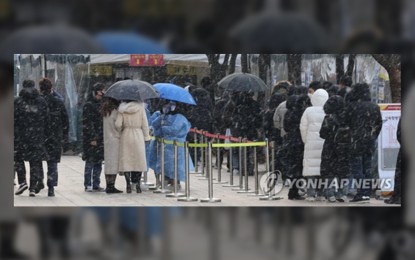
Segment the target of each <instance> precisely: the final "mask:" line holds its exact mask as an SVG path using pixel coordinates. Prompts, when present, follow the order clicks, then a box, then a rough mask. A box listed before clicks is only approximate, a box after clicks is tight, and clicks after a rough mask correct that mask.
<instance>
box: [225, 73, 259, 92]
mask: <svg viewBox="0 0 415 260" xmlns="http://www.w3.org/2000/svg"><path fill="white" fill-rule="evenodd" d="M218 85H219V86H220V87H221V88H224V89H226V90H229V91H241V92H264V91H265V90H266V89H267V85H265V83H264V81H262V79H260V78H259V77H257V76H255V75H253V74H249V73H233V74H231V75H228V76H226V77H224V78H223V79H221V81H219V82H218Z"/></svg>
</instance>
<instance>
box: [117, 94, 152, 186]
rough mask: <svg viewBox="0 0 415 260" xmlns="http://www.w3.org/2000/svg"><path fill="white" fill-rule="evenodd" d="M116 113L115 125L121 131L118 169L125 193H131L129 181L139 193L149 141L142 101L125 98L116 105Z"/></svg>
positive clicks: (145, 169)
mask: <svg viewBox="0 0 415 260" xmlns="http://www.w3.org/2000/svg"><path fill="white" fill-rule="evenodd" d="M118 113H119V114H118V115H117V119H116V121H115V127H116V128H117V129H118V131H120V133H121V135H120V153H119V171H120V172H123V173H124V176H125V180H126V182H127V193H131V183H132V184H133V185H134V186H135V188H136V191H137V193H141V188H140V180H141V174H142V172H144V171H147V159H146V151H145V147H146V145H145V143H146V142H149V141H150V133H149V128H148V122H147V116H146V111H145V108H144V103H143V102H142V101H135V100H125V101H124V102H122V103H121V104H120V106H119V107H118Z"/></svg>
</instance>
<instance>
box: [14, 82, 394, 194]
mask: <svg viewBox="0 0 415 260" xmlns="http://www.w3.org/2000/svg"><path fill="white" fill-rule="evenodd" d="M39 86H40V90H41V93H39V92H38V91H37V90H36V89H35V87H34V82H33V81H30V80H27V81H25V82H24V84H23V89H22V91H21V92H20V94H19V97H18V98H16V100H15V169H16V172H17V175H18V179H19V188H18V189H17V191H16V195H20V194H22V193H23V192H24V191H25V190H26V189H27V188H29V191H30V196H35V194H36V193H38V192H39V191H40V190H41V189H42V188H44V184H43V182H44V181H43V169H42V161H47V163H48V173H47V174H48V181H47V186H48V188H49V193H48V194H49V196H54V187H55V186H56V185H57V176H58V175H57V166H56V165H57V163H58V162H59V161H60V156H61V151H62V143H63V142H65V139H66V138H67V131H68V118H67V115H66V112H65V107H64V105H63V102H62V101H61V100H60V99H59V98H58V97H55V96H53V95H52V94H51V93H52V84H51V82H50V80H48V79H47V78H44V79H42V80H41V81H40V82H39ZM187 90H188V91H189V92H190V93H191V94H192V95H193V97H194V98H195V100H196V101H197V106H195V107H192V108H190V107H189V106H186V105H185V104H183V103H180V102H174V101H171V100H165V99H157V100H156V101H155V102H153V104H152V108H153V109H152V111H151V112H150V110H149V109H148V108H149V107H148V105H147V104H146V103H145V102H144V101H136V100H115V99H112V98H109V97H106V96H105V85H104V84H101V83H97V84H95V85H94V86H93V87H92V95H91V97H90V99H89V100H88V101H87V102H86V103H85V105H84V107H83V116H82V128H83V148H84V149H83V154H82V159H83V160H84V161H85V168H84V189H85V191H86V192H106V193H108V194H112V193H121V192H122V191H121V190H118V189H117V188H116V187H115V181H116V177H117V175H122V176H124V177H125V180H126V192H127V193H132V191H133V190H134V191H136V192H137V193H141V187H140V183H141V176H142V173H143V172H146V171H148V170H149V168H151V169H153V171H154V173H155V176H156V182H157V183H156V185H157V186H160V185H161V175H160V174H161V168H162V167H161V163H162V162H161V149H160V148H161V147H160V142H159V141H158V140H159V139H160V138H164V139H166V140H171V141H178V142H185V141H186V140H188V141H191V142H193V141H195V140H193V135H192V134H189V130H190V128H191V127H197V128H198V129H204V130H209V132H214V131H215V133H220V134H227V135H231V136H234V137H241V138H245V139H247V140H263V138H264V137H265V138H268V140H270V141H274V142H275V147H276V149H275V150H276V154H275V169H276V170H278V171H280V172H281V173H282V176H283V178H284V179H285V180H286V181H288V182H289V183H290V185H289V192H288V199H290V200H306V201H309V202H313V201H316V200H318V201H321V200H327V201H329V202H337V201H338V202H349V201H350V202H361V201H367V200H369V199H370V196H371V187H369V188H368V187H361V186H359V185H356V182H355V181H356V180H365V179H371V178H377V176H372V175H373V174H372V160H373V155H374V151H375V145H376V140H377V138H378V135H379V133H380V130H381V128H382V118H381V114H380V109H379V107H378V106H377V104H374V103H372V102H371V99H370V89H369V86H368V85H367V84H365V83H358V84H354V85H353V84H352V82H351V80H350V78H347V77H346V78H343V79H342V84H341V85H340V86H337V85H334V84H332V83H330V82H318V81H315V82H312V83H311V84H310V86H308V87H304V86H293V85H292V84H291V83H289V82H288V81H283V82H279V83H277V84H276V86H275V87H274V88H273V91H272V94H271V96H270V98H269V101H268V104H267V106H266V108H265V109H262V106H261V104H260V103H259V102H258V101H256V98H254V96H255V95H254V93H249V92H228V91H225V92H224V93H223V96H222V97H221V98H220V99H218V100H217V101H216V102H215V103H212V101H211V98H210V94H209V92H208V91H206V90H205V89H204V88H201V87H195V86H188V87H187ZM49 126H50V127H49ZM28 128H30V131H27V129H28ZM150 135H152V136H154V138H153V140H151V138H150ZM156 139H157V140H156ZM225 152H226V150H225V149H222V150H220V153H221V154H220V156H219V158H220V159H219V160H220V161H219V162H217V165H216V166H217V167H221V165H222V161H223V157H224V153H225ZM190 154H191V156H192V158H191V160H190V164H191V166H190V168H191V169H192V167H193V162H194V163H198V162H199V160H200V158H195V157H194V156H193V152H191V153H190ZM247 154H248V157H247V169H246V171H247V172H248V174H249V175H253V171H254V165H253V157H254V156H253V149H250V148H248V149H247ZM174 160H175V158H174V150H173V145H166V146H165V160H164V169H165V179H166V184H167V187H169V188H171V189H172V188H173V186H174V185H178V188H179V189H180V188H181V186H180V182H183V181H185V173H184V148H183V147H179V149H178V178H177V181H178V183H176V184H175V183H174V179H175V178H174ZM24 161H29V164H30V167H31V170H30V185H29V187H28V185H27V184H26V174H25V167H24ZM230 161H232V169H229V166H230V165H229V162H230ZM103 162H105V172H104V174H105V180H106V187H105V188H103V187H101V183H100V179H101V172H102V164H103ZM227 162H228V169H229V171H232V173H233V174H235V175H239V174H242V172H244V171H243V170H245V169H239V167H240V166H239V165H240V164H239V154H238V149H233V153H232V154H228V160H227ZM300 179H303V180H305V181H306V182H310V183H313V182H314V183H316V182H319V183H321V182H323V183H332V182H334V181H337V182H336V185H334V186H332V185H329V186H327V185H326V186H324V187H323V188H322V186H321V185H317V186H313V185H311V186H310V185H308V186H307V187H306V188H300V187H299V186H298V185H295V183H296V182H299V181H300ZM345 179H346V180H349V181H350V182H348V183H347V185H342V186H341V185H338V183H340V182H341V181H343V180H345ZM353 189H356V192H355V193H354V194H351V193H350V191H351V190H353ZM350 195H352V196H350ZM394 201H396V200H394Z"/></svg>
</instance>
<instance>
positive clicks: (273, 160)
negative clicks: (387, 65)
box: [271, 141, 275, 172]
mask: <svg viewBox="0 0 415 260" xmlns="http://www.w3.org/2000/svg"><path fill="white" fill-rule="evenodd" d="M271 172H275V141H272V142H271Z"/></svg>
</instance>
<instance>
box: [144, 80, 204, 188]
mask: <svg viewBox="0 0 415 260" xmlns="http://www.w3.org/2000/svg"><path fill="white" fill-rule="evenodd" d="M154 87H155V88H156V90H157V91H158V92H159V93H160V98H162V99H163V101H161V103H160V107H161V108H162V109H161V114H160V115H159V116H158V117H156V118H155V119H154V120H153V121H152V126H153V129H154V133H155V135H156V136H159V137H162V138H164V139H166V140H170V141H177V142H180V143H184V142H186V136H187V134H188V132H189V130H190V127H191V124H190V122H189V121H188V120H187V118H186V117H185V116H184V115H183V113H184V108H183V104H182V103H184V104H189V105H196V102H195V100H194V99H193V96H192V95H191V94H190V93H189V92H188V91H186V90H185V89H183V88H181V87H179V86H177V85H174V84H170V83H158V84H155V85H154ZM164 152H165V158H164V169H165V175H166V177H167V180H168V184H169V188H170V189H173V188H174V160H175V158H174V147H173V146H172V145H166V147H165V150H164ZM184 159H185V158H184V147H178V159H177V161H178V180H177V181H178V183H177V184H179V185H178V186H177V187H178V190H180V188H181V187H180V181H185V163H184ZM160 165H161V159H160V156H159V157H158V161H157V167H156V168H157V169H160V168H161V167H160ZM189 170H190V171H191V170H193V161H192V160H191V158H190V156H189Z"/></svg>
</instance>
